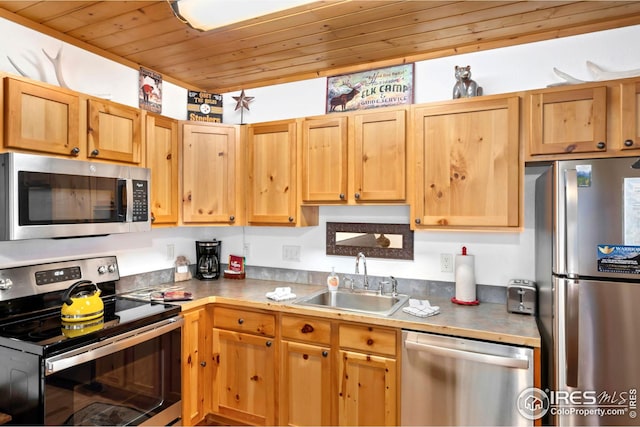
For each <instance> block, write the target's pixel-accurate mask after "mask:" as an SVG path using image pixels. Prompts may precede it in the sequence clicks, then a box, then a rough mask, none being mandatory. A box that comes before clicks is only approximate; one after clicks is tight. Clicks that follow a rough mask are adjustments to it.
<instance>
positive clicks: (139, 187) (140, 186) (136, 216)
mask: <svg viewBox="0 0 640 427" xmlns="http://www.w3.org/2000/svg"><path fill="white" fill-rule="evenodd" d="M132 184H133V218H132V221H133V222H146V221H148V220H149V185H148V184H149V182H148V181H144V180H138V179H134V180H133V182H132Z"/></svg>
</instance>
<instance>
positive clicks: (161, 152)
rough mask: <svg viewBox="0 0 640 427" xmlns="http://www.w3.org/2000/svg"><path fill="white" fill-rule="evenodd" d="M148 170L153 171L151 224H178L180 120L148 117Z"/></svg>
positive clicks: (147, 115) (146, 121)
mask: <svg viewBox="0 0 640 427" xmlns="http://www.w3.org/2000/svg"><path fill="white" fill-rule="evenodd" d="M145 123H146V133H145V154H146V161H145V164H146V167H148V168H149V169H151V184H152V185H151V221H152V222H153V224H154V225H157V224H168V225H169V224H170V225H175V224H177V222H178V121H177V120H174V119H170V118H167V117H163V116H158V115H156V114H151V113H147V114H146V116H145Z"/></svg>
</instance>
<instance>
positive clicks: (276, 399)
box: [182, 305, 400, 426]
mask: <svg viewBox="0 0 640 427" xmlns="http://www.w3.org/2000/svg"><path fill="white" fill-rule="evenodd" d="M184 319H185V325H184V327H183V371H182V372H183V382H182V384H183V389H182V390H183V398H182V405H183V425H194V424H197V423H199V422H201V421H203V420H205V417H206V416H207V414H210V415H211V418H208V417H207V420H208V421H214V422H216V423H225V424H237V423H241V424H247V425H290V426H293V425H379V426H382V425H391V426H393V425H398V423H399V415H398V413H399V411H398V408H399V405H398V399H399V392H398V390H399V385H398V382H399V375H398V366H399V365H398V363H399V360H398V359H397V358H398V354H399V352H398V343H399V338H398V335H399V333H400V331H399V330H396V329H394V328H385V327H377V326H376V327H373V326H369V325H365V324H362V323H352V322H343V321H338V320H328V319H324V318H319V317H318V318H315V317H309V316H301V315H289V314H281V315H278V314H276V313H274V312H270V311H268V310H253V309H245V308H240V307H232V306H227V305H225V306H222V305H211V306H209V307H208V309H207V310H206V311H205V309H204V308H203V309H196V310H192V311H188V312H186V313H184ZM203 328H208V329H206V330H204V329H203ZM207 331H208V332H207ZM203 349H204V350H203ZM207 349H208V350H207ZM203 362H204V363H203Z"/></svg>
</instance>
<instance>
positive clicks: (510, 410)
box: [401, 331, 533, 426]
mask: <svg viewBox="0 0 640 427" xmlns="http://www.w3.org/2000/svg"><path fill="white" fill-rule="evenodd" d="M402 338H403V343H402V384H401V387H402V394H401V396H402V401H401V423H402V425H423V426H435V425H438V426H459V425H487V426H489V425H491V426H501V425H504V426H530V425H533V422H532V421H531V420H528V419H526V418H524V417H523V416H521V415H520V413H519V412H518V408H517V400H518V396H519V395H520V393H521V392H522V391H523V390H525V389H527V388H529V387H533V349H531V348H527V347H516V346H510V345H503V344H495V343H488V342H483V341H475V340H467V339H461V338H456V337H448V336H441V335H434V334H426V333H419V332H413V331H403V333H402Z"/></svg>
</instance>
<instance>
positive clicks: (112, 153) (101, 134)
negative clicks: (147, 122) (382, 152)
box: [87, 99, 142, 164]
mask: <svg viewBox="0 0 640 427" xmlns="http://www.w3.org/2000/svg"><path fill="white" fill-rule="evenodd" d="M87 106H88V114H87V150H88V157H89V158H95V159H101V160H112V161H117V162H125V163H135V164H137V163H140V161H141V159H142V156H141V145H142V144H141V142H142V121H141V112H140V110H138V109H137V108H133V107H128V106H126V105H122V104H117V103H115V102H111V101H105V100H98V99H88V100H87Z"/></svg>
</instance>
